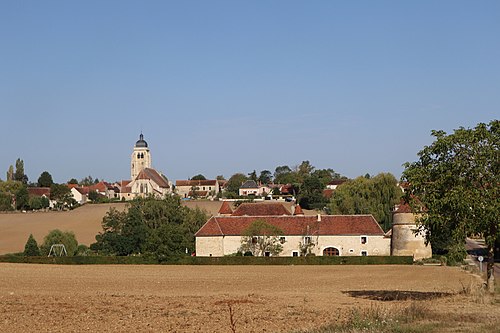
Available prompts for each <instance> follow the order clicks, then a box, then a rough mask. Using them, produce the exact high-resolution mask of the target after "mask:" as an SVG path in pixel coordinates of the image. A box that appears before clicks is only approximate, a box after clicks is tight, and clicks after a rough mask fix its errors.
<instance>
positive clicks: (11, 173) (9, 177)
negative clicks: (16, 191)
mask: <svg viewBox="0 0 500 333" xmlns="http://www.w3.org/2000/svg"><path fill="white" fill-rule="evenodd" d="M6 180H7V181H9V180H14V166H13V165H10V166H9V170H8V171H7V179H6Z"/></svg>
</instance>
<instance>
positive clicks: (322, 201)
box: [299, 175, 328, 209]
mask: <svg viewBox="0 0 500 333" xmlns="http://www.w3.org/2000/svg"><path fill="white" fill-rule="evenodd" d="M324 188H325V184H324V183H323V182H322V180H321V178H319V177H318V176H317V175H312V176H307V177H306V178H305V179H304V183H303V184H302V186H301V188H300V192H299V193H300V195H299V204H300V206H301V207H303V208H305V209H323V208H324V207H325V206H326V204H327V202H328V200H327V199H326V198H325V197H324V196H323V190H324Z"/></svg>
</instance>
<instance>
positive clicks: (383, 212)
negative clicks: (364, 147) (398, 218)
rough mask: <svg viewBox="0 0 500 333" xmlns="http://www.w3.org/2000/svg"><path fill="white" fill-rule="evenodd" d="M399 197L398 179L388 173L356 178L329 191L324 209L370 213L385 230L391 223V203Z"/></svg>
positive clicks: (337, 212) (392, 207)
mask: <svg viewBox="0 0 500 333" xmlns="http://www.w3.org/2000/svg"><path fill="white" fill-rule="evenodd" d="M401 196H402V192H401V189H400V188H399V186H398V182H397V180H396V178H395V177H394V176H393V175H392V174H390V173H381V174H378V175H377V176H375V177H373V178H370V179H368V178H365V177H358V178H356V179H353V180H349V181H347V182H345V183H344V184H342V185H340V186H339V187H338V188H337V189H336V190H335V191H334V192H333V194H332V197H331V199H330V204H329V205H328V209H329V211H330V213H332V214H372V215H373V216H374V217H375V219H376V220H377V221H378V223H379V224H380V225H381V227H382V228H383V229H384V230H385V231H387V230H389V229H390V228H391V226H392V211H393V209H394V205H396V204H398V203H399V202H400V201H401Z"/></svg>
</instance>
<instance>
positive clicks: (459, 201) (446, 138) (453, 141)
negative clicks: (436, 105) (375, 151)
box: [402, 120, 500, 292]
mask: <svg viewBox="0 0 500 333" xmlns="http://www.w3.org/2000/svg"><path fill="white" fill-rule="evenodd" d="M432 136H434V142H433V143H432V144H431V145H429V146H425V147H424V148H423V149H422V150H421V151H420V152H419V153H418V157H419V158H418V160H417V161H416V162H412V163H406V164H405V165H404V166H405V171H404V172H403V176H402V180H404V181H406V182H407V183H408V189H407V191H406V199H407V200H408V201H409V202H410V205H411V207H412V209H413V210H414V212H415V213H418V214H421V215H420V216H421V218H419V219H418V222H419V223H420V226H421V229H422V230H423V231H425V232H426V233H427V239H429V240H430V241H431V242H432V239H433V237H439V236H443V235H444V236H445V237H447V238H448V239H450V240H451V241H453V242H454V243H455V244H460V245H463V244H464V243H465V238H466V237H469V236H471V235H483V236H484V239H485V243H486V246H487V249H488V264H487V284H488V290H489V291H491V292H493V291H494V284H495V280H494V274H493V267H494V248H495V241H497V240H498V239H499V238H500V220H499V218H498V216H499V212H500V200H499V199H498V198H500V192H499V188H500V186H499V185H500V150H499V147H500V121H499V120H493V121H491V122H490V123H489V124H484V123H479V124H478V125H476V127H474V128H463V127H460V128H459V129H457V130H455V131H454V132H453V133H452V134H447V133H446V132H444V131H432Z"/></svg>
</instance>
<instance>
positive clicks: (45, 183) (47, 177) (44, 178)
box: [38, 171, 54, 187]
mask: <svg viewBox="0 0 500 333" xmlns="http://www.w3.org/2000/svg"><path fill="white" fill-rule="evenodd" d="M52 184H54V181H53V180H52V175H51V174H50V173H49V172H48V171H44V172H42V173H41V174H40V177H38V186H40V187H51V186H52Z"/></svg>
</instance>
